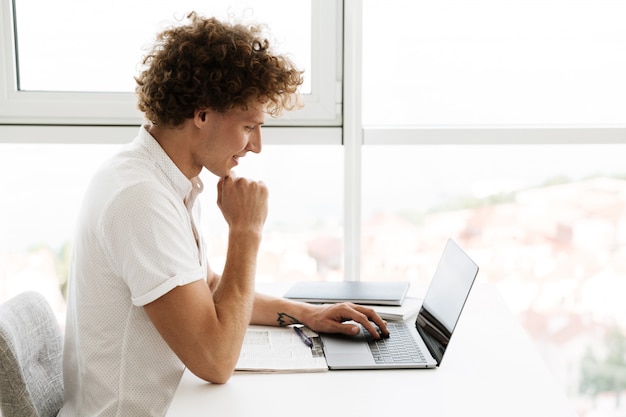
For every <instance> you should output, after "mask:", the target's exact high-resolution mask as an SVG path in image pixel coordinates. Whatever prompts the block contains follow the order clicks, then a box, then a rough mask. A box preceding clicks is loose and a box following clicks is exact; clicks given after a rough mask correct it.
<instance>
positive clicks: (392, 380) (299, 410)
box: [167, 284, 576, 417]
mask: <svg viewBox="0 0 626 417" xmlns="http://www.w3.org/2000/svg"><path fill="white" fill-rule="evenodd" d="M381 413H382V414H384V415H387V416H409V415H411V416H416V415H424V416H429V417H436V416H455V417H456V416H481V417H484V416H497V417H501V416H507V417H511V416H520V417H528V416H550V417H558V416H575V415H576V414H575V413H574V411H573V409H572V407H571V406H570V405H569V404H568V402H567V399H566V397H565V395H564V394H563V393H562V392H561V390H560V388H559V387H558V386H557V384H556V382H555V381H554V378H553V377H552V375H551V374H550V373H549V371H548V369H547V367H546V366H545V365H544V363H543V362H542V360H541V358H540V357H539V354H538V353H537V352H536V350H535V348H534V347H533V345H532V344H531V341H530V339H529V338H528V336H526V334H525V333H524V331H523V330H522V328H521V327H520V325H519V324H518V323H517V321H516V320H515V318H514V317H513V315H512V314H511V313H510V311H509V310H508V308H507V307H506V305H505V304H504V302H503V300H502V298H501V297H500V295H499V294H498V293H497V291H496V290H495V288H494V287H492V286H485V285H481V284H477V285H476V286H475V288H474V289H473V290H472V294H471V295H470V297H469V300H468V302H467V305H466V308H465V310H464V313H463V315H462V316H461V319H460V320H459V323H458V328H457V331H456V333H455V334H454V336H453V338H452V341H451V342H450V347H449V348H448V350H447V352H446V356H445V357H444V359H443V362H442V365H441V367H440V368H438V369H433V370H425V369H424V370H422V369H419V370H377V371H329V372H323V373H306V374H304V373H303V374H236V375H234V376H233V377H232V378H231V379H230V381H229V382H228V383H226V384H224V385H212V384H208V383H206V382H203V381H202V380H200V379H198V378H196V377H195V376H194V375H193V374H191V373H189V372H188V371H187V372H185V375H184V377H183V380H182V381H181V384H180V386H179V388H178V391H177V392H176V395H175V396H174V401H173V402H172V404H171V407H170V410H169V412H168V414H167V415H168V416H169V417H183V416H184V417H194V416H229V417H237V416H242V417H249V416H274V417H280V416H299V417H309V416H310V417H313V416H315V417H318V416H320V415H328V416H339V415H358V416H366V417H367V416H376V417H379V416H380V415H381Z"/></svg>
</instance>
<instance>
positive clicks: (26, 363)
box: [0, 291, 63, 417]
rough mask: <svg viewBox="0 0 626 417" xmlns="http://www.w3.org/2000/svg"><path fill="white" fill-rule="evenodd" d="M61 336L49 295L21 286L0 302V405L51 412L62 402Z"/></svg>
mask: <svg viewBox="0 0 626 417" xmlns="http://www.w3.org/2000/svg"><path fill="white" fill-rule="evenodd" d="M62 361H63V336H62V333H61V329H60V328H59V324H58V322H57V320H56V317H55V315H54V312H53V311H52V308H51V307H50V304H48V301H47V300H46V299H45V298H44V297H43V296H42V295H41V294H39V293H36V292H33V291H27V292H23V293H21V294H19V295H17V296H15V297H13V298H11V299H10V300H8V301H6V302H5V303H4V304H2V305H1V306H0V410H2V413H1V414H2V415H3V416H7V417H8V416H11V417H27V416H28V417H51V416H56V415H57V413H58V412H59V410H60V408H61V406H62V405H63V368H62V366H63V365H62Z"/></svg>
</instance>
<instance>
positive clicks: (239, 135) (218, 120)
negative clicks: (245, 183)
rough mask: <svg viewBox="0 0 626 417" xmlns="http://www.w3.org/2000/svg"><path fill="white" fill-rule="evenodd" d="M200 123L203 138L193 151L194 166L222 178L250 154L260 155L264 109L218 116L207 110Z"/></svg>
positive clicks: (231, 112) (260, 107) (216, 113)
mask: <svg viewBox="0 0 626 417" xmlns="http://www.w3.org/2000/svg"><path fill="white" fill-rule="evenodd" d="M200 117H201V116H200ZM204 118H205V119H204V120H202V119H200V120H202V122H201V123H200V125H201V126H202V127H201V129H200V134H201V138H200V140H199V141H198V142H197V146H196V147H195V148H194V163H195V164H196V165H198V166H203V167H205V168H206V169H208V170H209V171H211V172H212V173H213V174H215V175H217V176H219V177H226V176H228V175H229V174H230V170H231V169H232V168H234V167H235V166H237V165H238V163H239V158H241V157H243V156H245V155H246V153H248V152H254V153H259V152H261V147H262V143H261V126H262V125H263V124H264V123H265V111H264V108H263V107H262V106H259V107H256V108H250V109H248V110H245V111H244V110H233V111H230V112H228V113H218V112H215V111H211V110H207V111H206V112H205V116H204Z"/></svg>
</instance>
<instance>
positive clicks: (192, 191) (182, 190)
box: [135, 126, 204, 208]
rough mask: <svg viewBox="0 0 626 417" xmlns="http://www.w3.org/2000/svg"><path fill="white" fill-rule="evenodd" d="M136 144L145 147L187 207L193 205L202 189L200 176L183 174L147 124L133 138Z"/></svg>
mask: <svg viewBox="0 0 626 417" xmlns="http://www.w3.org/2000/svg"><path fill="white" fill-rule="evenodd" d="M135 141H136V143H137V145H138V146H140V147H141V148H143V149H145V150H146V151H147V153H148V154H149V155H150V158H151V160H153V161H154V164H155V165H156V166H158V167H159V168H160V169H161V171H162V172H163V173H164V174H165V176H166V177H167V178H168V179H169V181H170V182H171V184H172V186H173V187H174V189H175V190H176V193H177V194H178V196H179V197H180V198H181V200H183V201H184V202H185V205H187V207H188V208H191V207H192V206H193V203H194V201H195V199H196V197H197V196H198V195H199V194H200V193H201V192H202V190H203V189H204V185H203V183H202V180H201V179H200V177H194V178H192V179H191V180H190V179H189V178H187V177H186V176H185V174H183V172H182V171H181V170H180V169H179V168H178V167H177V166H176V164H175V163H174V161H172V159H171V158H170V157H169V156H168V154H167V153H165V151H164V150H163V148H162V147H161V145H159V142H157V140H156V139H155V138H154V136H152V135H151V134H150V132H148V126H142V127H140V128H139V135H138V136H137V139H135Z"/></svg>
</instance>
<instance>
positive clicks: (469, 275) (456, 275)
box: [415, 239, 478, 364]
mask: <svg viewBox="0 0 626 417" xmlns="http://www.w3.org/2000/svg"><path fill="white" fill-rule="evenodd" d="M477 274H478V266H477V265H476V264H475V263H474V261H472V260H471V259H470V257H469V256H467V254H466V253H465V252H464V251H463V250H462V249H461V248H460V247H459V246H458V245H457V244H456V243H455V242H454V241H453V240H452V239H449V240H448V242H447V243H446V249H445V250H444V252H443V255H442V257H441V260H440V261H439V264H438V265H437V269H436V271H435V275H434V277H433V279H432V281H431V284H430V286H429V287H428V291H427V292H426V296H425V297H424V302H423V303H422V307H421V309H420V312H419V314H418V316H417V320H416V321H415V327H416V328H417V332H418V333H419V334H420V335H421V336H422V338H423V339H424V342H425V343H426V346H427V347H428V350H430V353H431V355H433V357H434V358H435V360H436V361H437V364H441V360H442V359H443V354H444V353H445V351H446V347H447V346H448V343H449V342H450V336H451V335H452V332H453V331H454V328H455V326H456V323H457V321H458V320H459V317H460V316H461V311H462V310H463V306H464V305H465V301H466V300H467V296H468V295H469V292H470V289H471V288H472V284H473V283H474V279H475V278H476V275H477Z"/></svg>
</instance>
